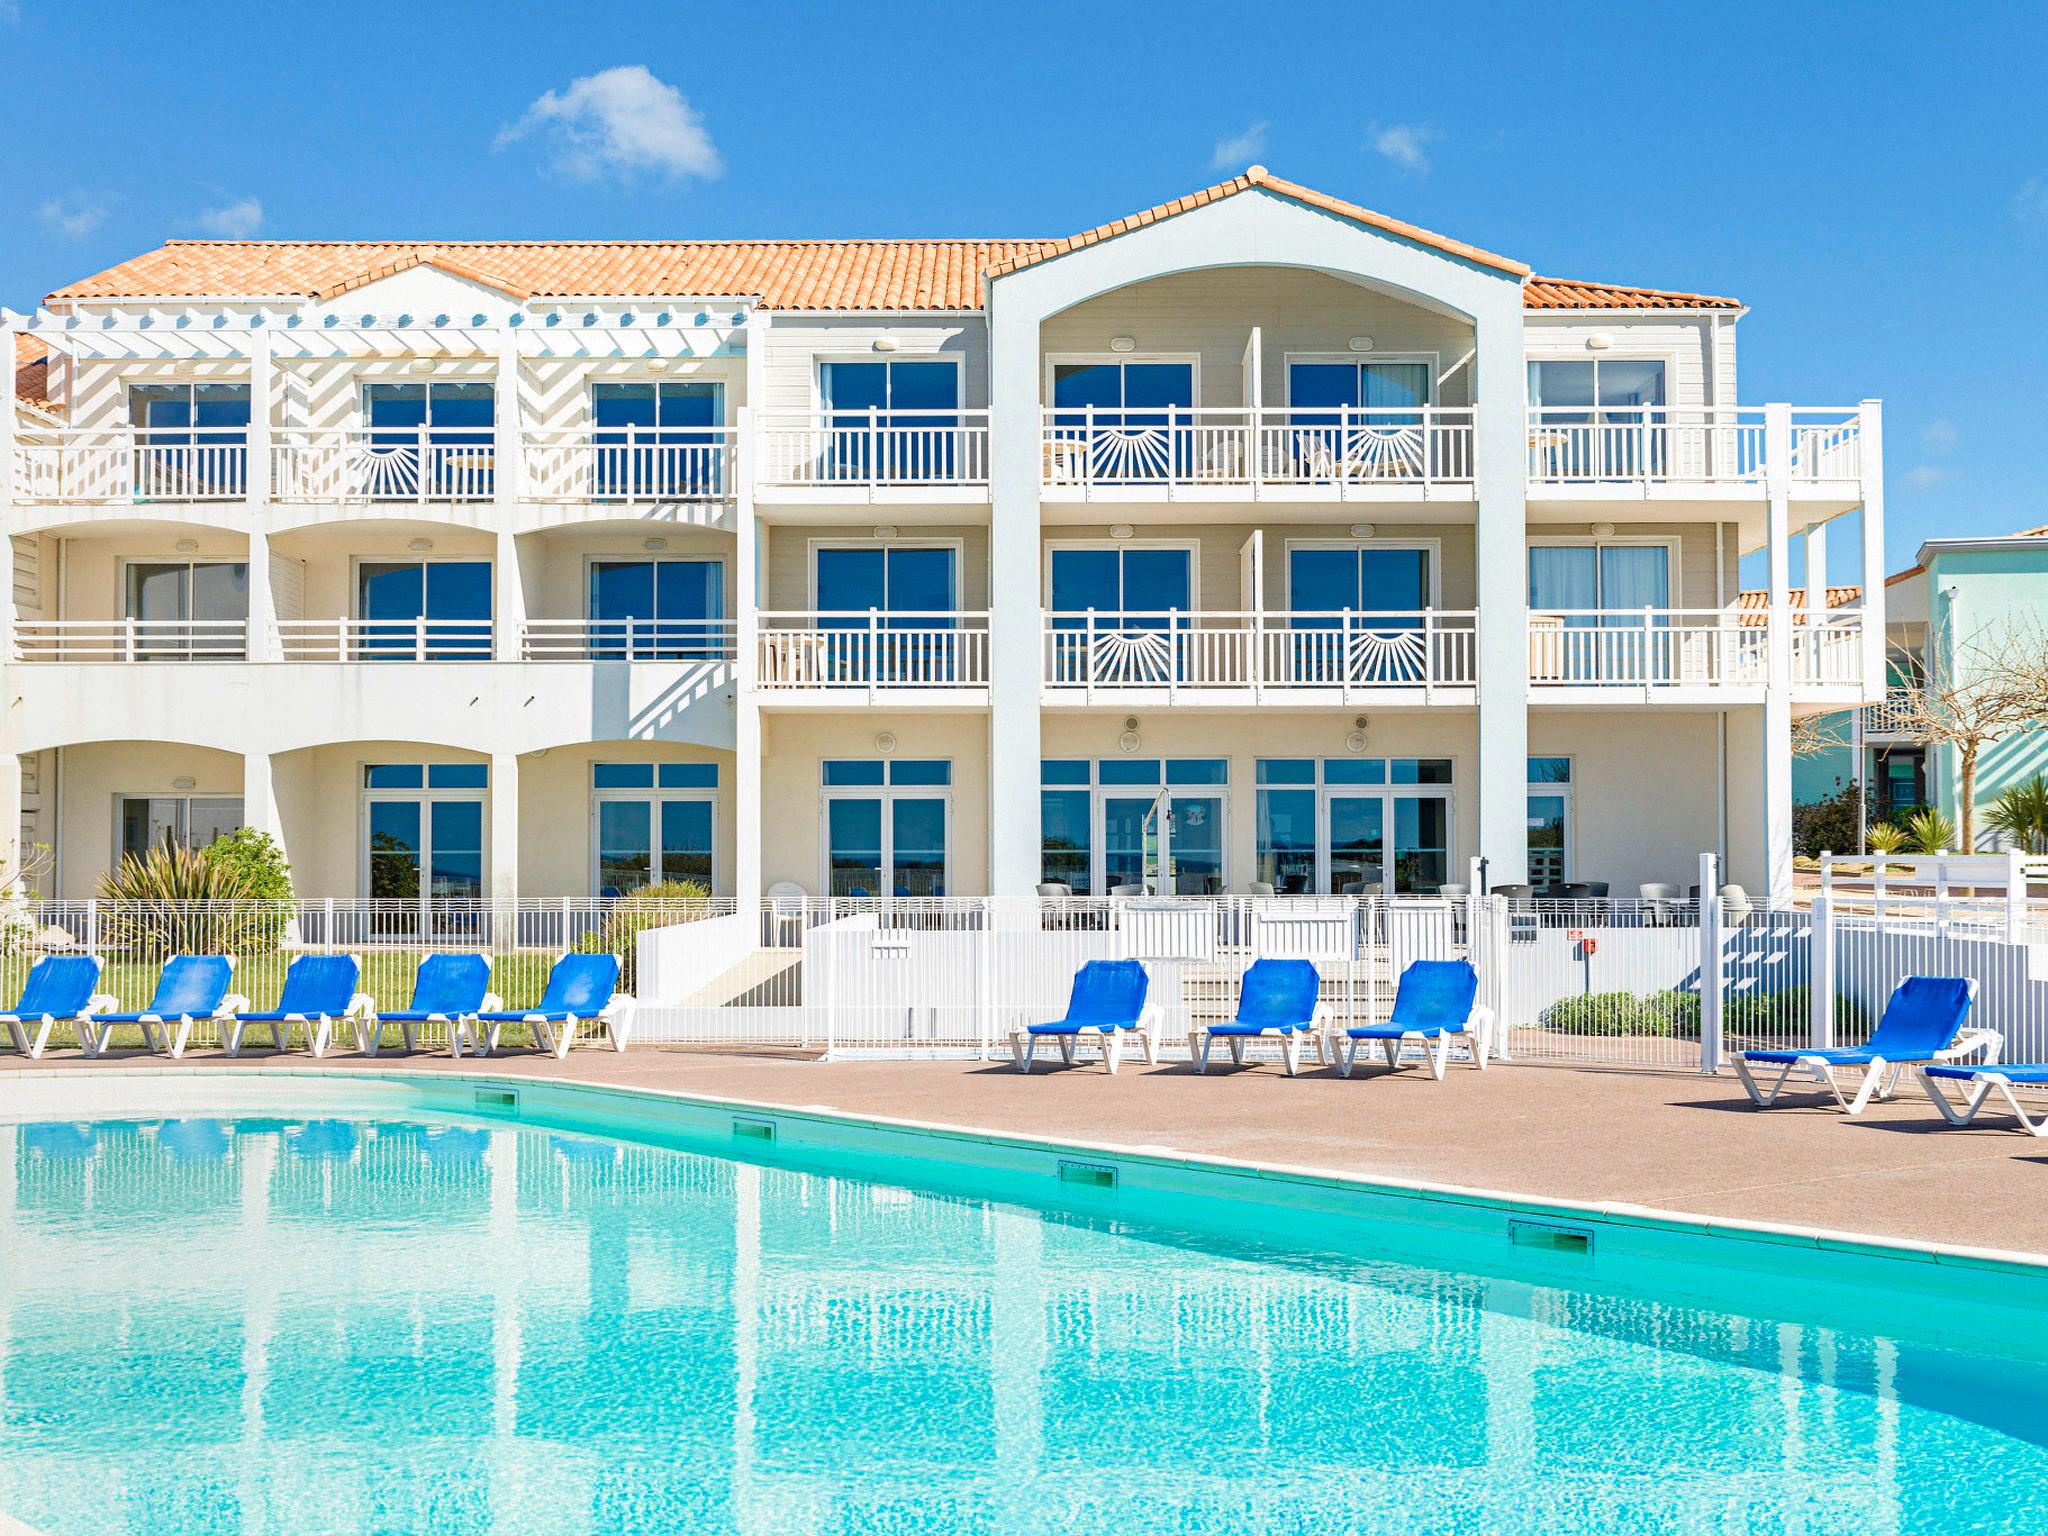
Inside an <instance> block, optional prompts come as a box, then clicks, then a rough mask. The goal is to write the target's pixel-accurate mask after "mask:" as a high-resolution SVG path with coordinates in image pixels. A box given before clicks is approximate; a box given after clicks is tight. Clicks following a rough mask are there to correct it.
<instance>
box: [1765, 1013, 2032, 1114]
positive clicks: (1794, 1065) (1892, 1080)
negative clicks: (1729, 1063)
mask: <svg viewBox="0 0 2048 1536" xmlns="http://www.w3.org/2000/svg"><path fill="white" fill-rule="evenodd" d="M1976 995H1977V984H1976V983H1975V982H1974V981H1973V982H1971V983H1970V996H1971V998H1972V999H1974V998H1975V997H1976ZM2004 1043H2005V1037H2004V1036H2003V1035H2001V1034H2000V1033H1999V1032H1998V1031H1997V1030H1995V1029H1965V1030H1963V1031H1961V1032H1960V1033H1959V1034H1958V1035H1957V1036H1956V1038H1955V1043H1954V1044H1952V1045H1950V1046H1948V1047H1947V1048H1945V1049H1943V1050H1939V1051H1936V1052H1935V1053H1934V1056H1933V1060H1935V1061H1961V1060H1963V1059H1964V1058H1965V1057H1968V1056H1972V1055H1975V1054H1976V1053H1977V1052H1978V1051H1982V1052H1983V1053H1984V1064H1985V1065H1987V1066H1989V1065H1990V1064H1991V1063H1993V1062H1995V1061H1997V1060H1998V1052H1999V1048H2000V1046H2002V1045H2003V1044H2004ZM1765 1065H1768V1063H1765ZM1914 1065H1916V1063H1914V1062H1910V1061H1886V1060H1885V1059H1884V1058H1883V1057H1882V1056H1878V1057H1874V1058H1872V1059H1871V1060H1870V1061H1868V1062H1848V1063H1845V1064H1841V1065H1837V1064H1835V1063H1832V1062H1830V1061H1829V1060H1828V1059H1827V1058H1826V1057H1825V1056H1800V1057H1797V1058H1796V1059H1794V1060H1792V1061H1788V1062H1786V1063H1785V1064H1784V1065H1783V1067H1781V1068H1780V1069H1779V1072H1778V1075H1777V1076H1776V1077H1774V1078H1772V1079H1771V1082H1770V1086H1769V1087H1765V1086H1764V1085H1762V1084H1760V1083H1758V1082H1757V1080H1756V1074H1755V1073H1753V1072H1751V1071H1750V1069H1749V1063H1748V1062H1747V1061H1746V1060H1744V1059H1743V1056H1742V1053H1741V1052H1739V1051H1738V1052H1737V1053H1736V1055H1735V1075H1736V1076H1737V1077H1739V1078H1741V1079H1742V1086H1743V1087H1744V1088H1745V1089H1746V1090H1748V1093H1749V1097H1750V1101H1751V1102H1752V1103H1754V1104H1755V1105H1756V1107H1757V1108H1758V1109H1771V1108H1773V1107H1775V1106H1776V1104H1777V1102H1778V1099H1779V1097H1780V1096H1781V1095H1783V1093H1784V1092H1785V1085H1786V1080H1787V1079H1788V1078H1790V1077H1791V1076H1792V1074H1793V1073H1794V1072H1797V1071H1799V1070H1800V1069H1802V1068H1804V1069H1805V1070H1806V1071H1808V1072H1811V1073H1812V1074H1813V1077H1814V1079H1815V1081H1817V1082H1818V1083H1819V1084H1820V1085H1821V1086H1822V1087H1824V1088H1826V1089H1827V1091H1828V1092H1829V1093H1831V1094H1833V1095H1834V1096H1835V1103H1836V1105H1837V1106H1838V1107H1839V1108H1840V1109H1841V1111H1842V1113H1843V1114H1845V1115H1860V1114H1862V1113H1863V1111H1864V1110H1865V1109H1867V1108H1869V1107H1870V1101H1871V1100H1872V1099H1877V1100H1880V1101H1883V1100H1885V1099H1889V1098H1890V1097H1891V1096H1892V1095H1893V1094H1895V1093H1897V1092H1898V1091H1899V1079H1900V1078H1902V1077H1903V1076H1904V1075H1905V1072H1906V1069H1907V1068H1908V1067H1910V1066H1914ZM1856 1067H1862V1068H1863V1078H1862V1081H1861V1082H1859V1083H1858V1084H1857V1085H1856V1094H1855V1097H1854V1098H1845V1097H1844V1096H1843V1094H1842V1084H1841V1080H1840V1079H1839V1078H1838V1077H1836V1075H1835V1074H1836V1073H1837V1072H1838V1071H1842V1070H1848V1069H1853V1068H1856ZM1801 1086H1802V1087H1803V1086H1804V1085H1803V1084H1802V1085H1801Z"/></svg>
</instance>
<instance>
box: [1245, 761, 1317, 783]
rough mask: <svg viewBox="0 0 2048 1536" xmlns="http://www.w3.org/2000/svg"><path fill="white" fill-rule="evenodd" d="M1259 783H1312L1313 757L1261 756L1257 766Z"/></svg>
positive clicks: (1314, 771)
mask: <svg viewBox="0 0 2048 1536" xmlns="http://www.w3.org/2000/svg"><path fill="white" fill-rule="evenodd" d="M1257 776H1258V782H1259V783H1261V784H1313V783H1315V781H1316V765H1315V759H1313V758H1308V757H1262V758H1260V759H1259V761H1258V767H1257Z"/></svg>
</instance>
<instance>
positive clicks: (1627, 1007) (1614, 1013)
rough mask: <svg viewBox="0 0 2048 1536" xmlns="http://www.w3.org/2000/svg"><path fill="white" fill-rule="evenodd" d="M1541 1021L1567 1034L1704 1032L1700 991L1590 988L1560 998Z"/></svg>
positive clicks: (1687, 1036)
mask: <svg viewBox="0 0 2048 1536" xmlns="http://www.w3.org/2000/svg"><path fill="white" fill-rule="evenodd" d="M1539 1022H1540V1023H1541V1024H1542V1025H1543V1027H1544V1028H1546V1029H1554V1030H1556V1031H1558V1033H1560V1034H1566V1035H1657V1036H1664V1037H1671V1038H1677V1039H1684V1040H1696V1039H1698V1038H1699V1033H1700V998H1699V994H1698V993H1697V992H1681V991H1676V990H1673V991H1667V992H1651V993H1648V994H1646V995H1644V996H1642V997H1638V996H1636V994H1635V993H1633V992H1588V993H1585V994H1583V995H1581V996H1578V997H1566V998H1560V999H1559V1000H1558V1001H1557V1002H1554V1003H1552V1004H1551V1005H1550V1006H1549V1007H1548V1008H1546V1009H1544V1010H1543V1013H1542V1015H1541V1017H1540V1019H1539Z"/></svg>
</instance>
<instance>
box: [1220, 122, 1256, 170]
mask: <svg viewBox="0 0 2048 1536" xmlns="http://www.w3.org/2000/svg"><path fill="white" fill-rule="evenodd" d="M1265 152H1266V125H1265V124H1264V123H1253V124H1252V125H1251V127H1249V128H1247V129H1245V131H1244V132H1243V133H1238V134H1233V135H1231V137H1229V138H1227V139H1218V140H1217V141H1216V153H1215V154H1214V155H1212V156H1210V157H1209V165H1210V167H1211V168H1212V169H1214V170H1218V171H1241V170H1243V169H1244V168H1245V167H1246V166H1247V165H1250V164H1251V163H1252V162H1253V161H1254V160H1256V159H1258V157H1259V156H1260V155H1263V154H1264V153H1265Z"/></svg>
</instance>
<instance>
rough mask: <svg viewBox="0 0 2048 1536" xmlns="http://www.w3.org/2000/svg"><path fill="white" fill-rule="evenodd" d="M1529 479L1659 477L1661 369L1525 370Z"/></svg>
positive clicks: (1536, 365) (1566, 363)
mask: <svg viewBox="0 0 2048 1536" xmlns="http://www.w3.org/2000/svg"><path fill="white" fill-rule="evenodd" d="M1529 404H1530V405H1531V406H1532V407H1533V408H1534V409H1535V417H1536V422H1535V427H1534V430H1533V432H1532V434H1531V442H1532V445H1533V446H1534V448H1535V449H1536V454H1537V457H1536V460H1535V462H1534V463H1533V464H1532V466H1531V467H1532V469H1533V470H1534V472H1535V473H1536V474H1537V475H1539V476H1540V477H1542V478H1545V479H1566V480H1606V479H1615V480H1628V479H1639V478H1642V477H1644V476H1652V477H1654V476H1658V475H1662V474H1664V473H1665V472H1666V469H1667V466H1668V465H1669V463H1670V453H1669V449H1668V447H1667V445H1666V442H1665V438H1666V424H1667V422H1668V421H1669V419H1670V417H1669V413H1668V412H1667V411H1666V410H1665V408H1664V406H1665V397H1664V364H1663V363H1662V362H1661V361H1659V360H1657V359H1654V358H1631V357H1609V358H1589V359H1577V358H1573V359H1568V360H1559V361H1555V362H1532V363H1530V364H1529Z"/></svg>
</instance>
